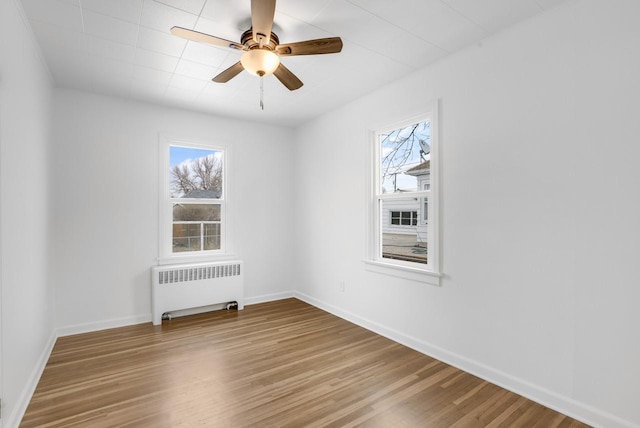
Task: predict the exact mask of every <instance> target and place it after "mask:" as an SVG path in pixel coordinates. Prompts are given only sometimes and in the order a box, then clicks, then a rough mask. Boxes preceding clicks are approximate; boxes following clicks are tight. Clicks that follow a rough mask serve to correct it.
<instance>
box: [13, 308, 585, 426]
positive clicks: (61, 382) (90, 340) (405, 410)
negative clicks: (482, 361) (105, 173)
mask: <svg viewBox="0 0 640 428" xmlns="http://www.w3.org/2000/svg"><path fill="white" fill-rule="evenodd" d="M193 426H200V427H202V426H205V427H207V426H211V427H291V428H297V427H423V426H427V427H447V428H448V427H458V428H471V427H507V426H508V427H513V426H523V427H534V426H536V427H538V426H539V427H542V426H555V427H562V426H572V427H584V426H586V425H584V424H581V423H580V422H578V421H575V420H573V419H571V418H569V417H567V416H564V415H562V414H560V413H557V412H555V411H552V410H550V409H547V408H545V407H543V406H541V405H539V404H536V403H533V402H531V401H529V400H527V399H525V398H523V397H520V396H518V395H516V394H514V393H511V392H509V391H506V390H504V389H502V388H499V387H497V386H496V385H493V384H490V383H488V382H486V381H483V380H482V379H479V378H477V377H475V376H472V375H470V374H468V373H465V372H462V371H460V370H458V369H456V368H454V367H451V366H448V365H447V364H444V363H442V362H440V361H437V360H435V359H433V358H431V357H428V356H426V355H423V354H420V353H419V352H416V351H414V350H412V349H409V348H406V347H404V346H402V345H400V344H398V343H395V342H393V341H391V340H389V339H386V338H384V337H381V336H379V335H376V334H375V333H372V332H370V331H367V330H365V329H363V328H361V327H358V326H356V325H354V324H351V323H349V322H347V321H345V320H343V319H340V318H338V317H335V316H333V315H331V314H328V313H326V312H324V311H322V310H319V309H317V308H315V307H313V306H310V305H308V304H306V303H304V302H301V301H299V300H296V299H286V300H281V301H277V302H270V303H265V304H259V305H251V306H247V307H246V308H245V310H243V311H219V312H211V313H207V314H201V315H195V316H190V317H183V318H176V319H173V320H170V321H165V322H163V324H162V325H161V326H153V325H151V324H150V323H148V324H140V325H135V326H130V327H123V328H117V329H110V330H104V331H100V332H95V333H88V334H82V335H75V336H68V337H62V338H59V339H58V341H57V342H56V344H55V347H54V349H53V352H52V354H51V357H50V358H49V361H48V363H47V366H46V368H45V370H44V373H43V375H42V378H41V379H40V382H39V383H38V386H37V389H36V391H35V393H34V395H33V398H32V400H31V402H30V404H29V407H28V408H27V411H26V413H25V416H24V418H23V420H22V422H21V425H20V427H22V428H31V427H50V428H53V427H92V428H93V427H97V428H100V427H154V428H155V427H161V428H162V427H171V428H173V427H193Z"/></svg>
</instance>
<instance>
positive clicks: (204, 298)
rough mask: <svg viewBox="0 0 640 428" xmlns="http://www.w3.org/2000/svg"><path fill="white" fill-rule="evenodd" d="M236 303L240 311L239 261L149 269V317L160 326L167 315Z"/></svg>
mask: <svg viewBox="0 0 640 428" xmlns="http://www.w3.org/2000/svg"><path fill="white" fill-rule="evenodd" d="M234 301H235V302H237V303H238V310H241V309H244V275H243V265H242V262H241V261H229V262H217V263H202V264H189V265H171V266H154V267H152V268H151V317H152V321H153V324H154V325H159V324H161V323H162V314H164V313H165V312H170V311H179V310H183V309H191V308H197V307H200V306H208V305H215V304H218V303H229V302H234Z"/></svg>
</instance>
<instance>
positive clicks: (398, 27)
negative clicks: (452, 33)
mask: <svg viewBox="0 0 640 428" xmlns="http://www.w3.org/2000/svg"><path fill="white" fill-rule="evenodd" d="M440 1H441V2H442V0H440ZM347 2H348V3H350V4H351V5H352V6H354V7H357V8H358V9H360V10H362V11H364V12H366V13H368V14H369V15H371V16H375V17H376V18H378V19H380V20H382V21H384V22H386V23H387V24H389V25H391V26H392V27H395V28H397V29H399V30H401V31H404V32H405V33H407V34H410V35H412V36H414V37H416V38H418V39H420V40H422V41H423V42H425V43H427V44H429V45H431V46H433V47H434V48H436V49H439V50H441V51H443V52H446V53H452V52H451V51H450V50H448V49H445V48H443V47H442V46H439V45H437V44H435V43H433V42H432V41H430V40H426V39H423V38H422V37H421V36H420V35H419V34H415V33H413V32H411V31H408V30H406V29H404V28H402V27H401V26H399V25H397V24H395V23H393V22H391V21H389V20H388V19H386V18H385V17H383V16H380V15H378V14H375V13H373V12H371V11H370V10H367V9H365V8H363V7H362V6H360V5H358V4H355V3H353V2H352V1H351V0H347ZM445 5H446V6H447V7H449V5H447V4H445ZM449 8H450V9H451V10H453V11H454V12H455V13H456V14H459V13H458V12H457V11H456V10H455V9H453V8H451V7H449ZM462 16H463V17H464V18H465V19H467V20H469V19H468V18H466V17H465V16H464V15H462ZM469 22H471V23H472V24H474V25H477V24H475V23H473V22H472V21H471V20H469ZM478 27H479V26H478ZM480 28H481V29H482V30H483V31H484V29H483V28H482V27H480Z"/></svg>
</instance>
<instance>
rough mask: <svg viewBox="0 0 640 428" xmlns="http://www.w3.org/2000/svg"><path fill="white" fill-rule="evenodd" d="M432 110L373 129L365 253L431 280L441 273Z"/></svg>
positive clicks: (376, 263)
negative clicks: (412, 118)
mask: <svg viewBox="0 0 640 428" xmlns="http://www.w3.org/2000/svg"><path fill="white" fill-rule="evenodd" d="M436 115H437V106H434V109H433V111H432V112H431V113H429V114H427V115H425V116H423V117H421V118H419V119H417V120H414V121H410V122H408V123H404V124H400V125H398V126H395V127H391V128H390V129H384V130H380V131H376V132H375V133H374V143H373V145H374V149H373V152H374V156H373V157H372V158H373V159H374V162H373V168H372V170H373V174H372V179H373V186H372V188H373V192H372V199H371V215H370V218H371V233H372V235H373V237H372V239H371V240H370V242H371V245H370V257H369V262H370V264H371V265H374V266H377V267H383V268H397V269H399V270H401V271H406V272H410V273H409V274H407V275H409V276H411V275H414V274H427V275H423V276H420V275H419V276H418V277H416V279H419V280H423V279H425V278H424V277H425V276H427V277H432V278H435V279H434V280H433V281H432V280H429V279H427V281H428V282H433V283H438V282H439V276H440V273H439V257H438V256H439V254H438V251H439V248H438V244H439V239H438V233H439V232H438V228H437V226H438V224H437V220H438V217H437V213H438V194H437V189H438V183H437V177H438V175H437V170H438V164H437V162H438V158H437V150H438V141H437V126H436V124H437V116H436ZM374 270H377V271H379V269H377V268H376V269H374ZM383 273H387V272H383ZM414 277H415V276H414Z"/></svg>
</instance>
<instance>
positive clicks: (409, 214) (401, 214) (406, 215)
mask: <svg viewBox="0 0 640 428" xmlns="http://www.w3.org/2000/svg"><path fill="white" fill-rule="evenodd" d="M391 224H392V225H399V226H400V225H401V226H416V225H417V224H418V211H391Z"/></svg>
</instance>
